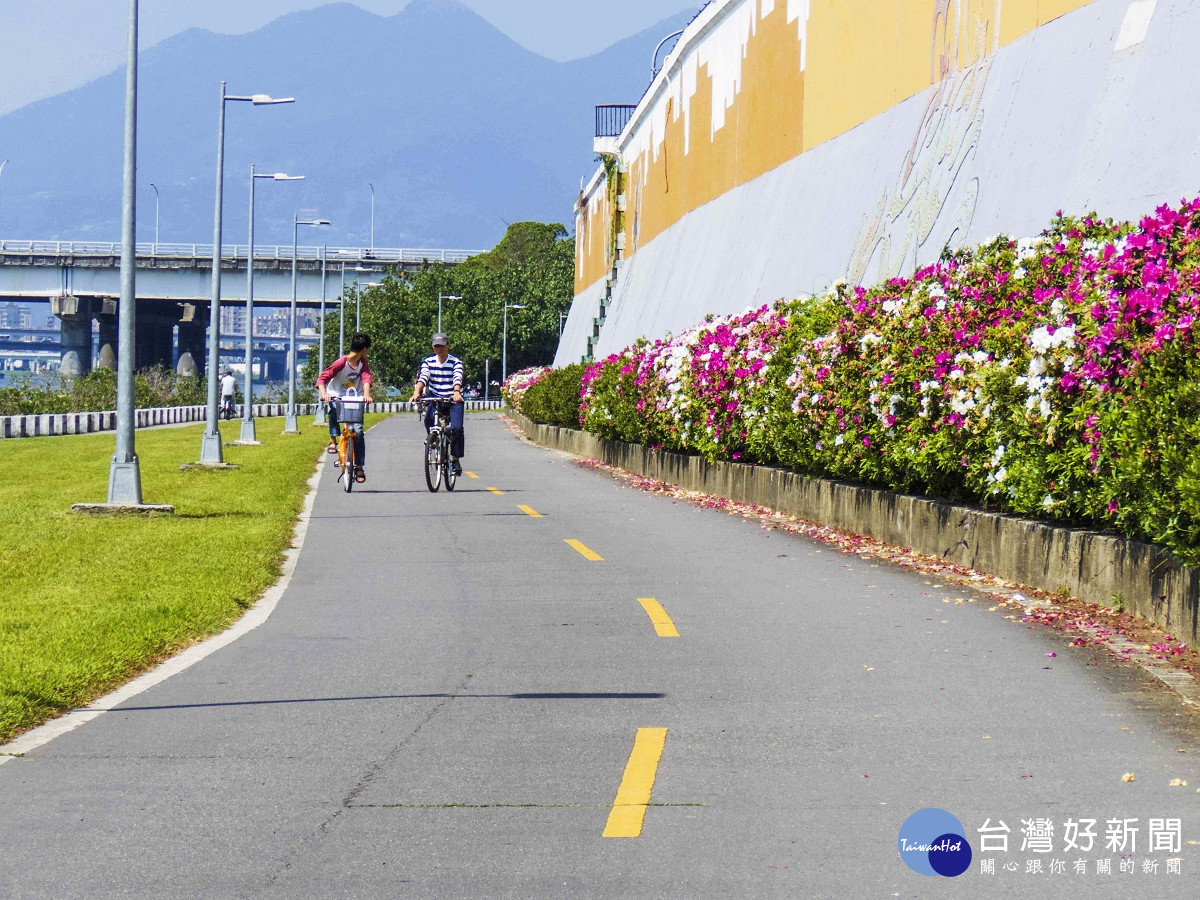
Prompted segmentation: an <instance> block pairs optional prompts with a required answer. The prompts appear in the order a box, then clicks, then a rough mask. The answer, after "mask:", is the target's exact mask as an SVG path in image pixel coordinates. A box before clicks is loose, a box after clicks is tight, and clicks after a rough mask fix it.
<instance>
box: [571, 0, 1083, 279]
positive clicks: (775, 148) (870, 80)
mask: <svg viewBox="0 0 1200 900" xmlns="http://www.w3.org/2000/svg"><path fill="white" fill-rule="evenodd" d="M1091 2H1094V0H727V2H725V3H721V4H719V5H718V6H717V7H714V8H713V11H712V12H711V14H709V15H707V16H706V15H705V14H702V15H701V17H700V18H699V19H698V20H697V21H696V22H694V23H693V24H692V26H689V29H688V32H687V33H685V35H684V36H683V38H681V41H680V44H679V49H677V50H676V51H674V52H673V53H672V55H671V57H669V58H668V61H667V64H666V67H665V69H664V73H663V74H662V75H660V78H665V79H666V80H667V86H666V90H665V91H663V92H662V93H660V94H657V95H656V94H654V93H653V91H652V93H651V94H648V95H647V97H648V98H655V99H649V100H647V101H644V103H646V102H649V103H651V104H652V108H650V107H648V108H645V109H643V108H639V114H642V113H644V114H645V115H644V117H643V119H642V120H641V123H640V124H639V125H638V126H637V127H636V128H635V129H634V130H633V131H631V132H629V133H627V134H625V135H623V137H622V145H621V151H622V155H623V157H624V159H625V162H626V163H627V166H628V173H627V175H625V176H624V178H623V183H622V188H623V190H624V193H625V195H626V198H627V212H626V214H625V215H624V222H623V226H624V232H625V242H626V243H625V246H626V250H625V255H626V256H629V255H632V254H633V253H636V252H637V248H638V247H639V246H642V245H645V244H646V243H648V242H649V241H651V240H653V239H654V238H655V237H656V236H657V235H659V234H661V233H662V232H663V231H664V230H665V229H667V228H669V227H670V226H672V225H673V224H675V223H676V222H678V221H679V220H680V219H681V218H683V217H684V216H685V215H687V213H689V212H691V211H692V210H694V209H697V208H698V207H700V206H703V205H704V204H705V203H708V202H709V201H711V200H714V199H716V198H717V197H719V196H721V195H722V194H724V193H726V192H727V191H729V190H731V189H733V188H735V187H738V186H740V185H742V184H745V183H746V182H748V181H751V180H753V179H755V178H757V177H758V176H760V175H763V174H765V173H766V172H769V171H771V170H772V169H774V168H775V167H777V166H779V165H781V164H783V163H785V162H788V161H789V160H791V159H794V158H795V157H797V156H799V155H800V154H802V153H804V152H806V151H808V150H811V149H812V148H813V147H816V146H818V145H820V144H823V143H825V142H826V141H829V140H831V139H833V138H835V137H838V136H839V135H842V134H844V133H846V132H847V131H850V130H851V129H853V128H855V127H857V126H859V125H861V124H862V123H864V122H866V121H868V120H869V119H871V118H873V117H874V116H877V115H879V114H880V113H883V112H885V111H887V110H888V109H890V108H891V107H893V106H895V105H896V104H898V103H900V102H902V101H904V100H907V99H908V98H910V97H912V96H914V95H916V94H919V93H920V92H922V91H924V90H926V89H927V88H929V87H931V86H932V85H935V84H937V83H939V82H941V81H942V80H944V79H945V78H947V77H949V76H950V75H953V74H954V73H955V72H958V71H961V70H962V69H964V68H968V67H970V66H973V65H975V64H976V63H978V62H980V61H981V60H983V59H985V58H987V57H988V56H990V55H992V54H994V53H996V52H997V50H999V49H1000V48H1001V47H1003V46H1005V45H1007V44H1010V43H1012V42H1013V41H1015V40H1018V39H1019V38H1021V37H1024V36H1025V35H1027V34H1029V33H1030V32H1031V31H1033V30H1035V29H1036V28H1038V27H1040V26H1042V25H1044V24H1046V23H1047V22H1050V21H1053V20H1054V19H1056V18H1058V17H1060V16H1062V15H1065V14H1066V13H1069V12H1072V11H1074V10H1076V9H1079V8H1081V7H1084V6H1087V5H1088V4H1089V3H1091ZM701 28H703V29H706V33H705V34H704V35H703V36H702V37H700V38H699V39H694V38H695V35H696V34H697V33H698V32H699V30H700V29H701ZM609 193H610V190H609V186H608V185H607V184H606V183H605V181H604V179H603V178H601V179H599V181H598V182H597V183H596V185H595V187H594V188H593V190H592V192H591V194H590V195H588V196H586V197H581V198H580V202H579V204H578V206H577V218H576V242H577V247H576V250H577V254H576V285H575V287H576V293H579V292H581V291H583V290H584V289H586V288H587V287H588V286H590V285H593V284H595V283H596V282H597V281H599V280H600V279H602V278H603V277H604V276H605V275H606V274H607V273H608V271H609V270H610V269H611V266H612V257H613V254H612V223H613V220H612V217H613V215H614V214H615V209H614V207H613V204H612V202H611V200H610V198H609V196H608V195H609Z"/></svg>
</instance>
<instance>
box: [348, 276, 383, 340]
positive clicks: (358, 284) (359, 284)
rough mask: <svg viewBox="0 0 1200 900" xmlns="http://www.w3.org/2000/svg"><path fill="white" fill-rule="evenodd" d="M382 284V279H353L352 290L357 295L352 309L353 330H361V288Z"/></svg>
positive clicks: (375, 286)
mask: <svg viewBox="0 0 1200 900" xmlns="http://www.w3.org/2000/svg"><path fill="white" fill-rule="evenodd" d="M382 284H383V282H382V281H355V282H354V291H355V294H356V295H357V298H356V301H355V310H354V330H355V331H362V324H361V322H362V292H363V288H366V289H367V290H370V289H371V288H377V287H379V286H380V285H382Z"/></svg>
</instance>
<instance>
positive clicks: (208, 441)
mask: <svg viewBox="0 0 1200 900" xmlns="http://www.w3.org/2000/svg"><path fill="white" fill-rule="evenodd" d="M227 101H238V102H244V103H253V104H254V105H255V106H271V105H274V104H278V103H295V102H296V101H295V98H293V97H282V98H280V99H278V100H277V99H275V98H274V97H271V96H270V95H268V94H252V95H251V96H249V97H235V96H230V95H227V94H226V93H225V82H223V81H222V82H221V105H220V113H219V115H218V116H217V196H216V201H215V207H214V211H213V256H212V301H211V302H210V303H209V315H208V412H207V415H206V417H205V426H204V439H203V441H202V443H201V445H200V464H201V465H221V464H222V462H224V459H223V457H222V454H221V432H220V429H218V427H217V375H218V371H217V370H218V369H219V368H220V367H221V189H222V187H223V186H224V180H225V103H226V102H227Z"/></svg>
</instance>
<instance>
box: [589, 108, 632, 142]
mask: <svg viewBox="0 0 1200 900" xmlns="http://www.w3.org/2000/svg"><path fill="white" fill-rule="evenodd" d="M635 109H637V106H636V105H630V104H627V103H619V104H618V103H608V104H605V105H604V106H597V107H596V137H618V136H620V134H621V132H622V131H624V130H625V126H626V125H628V124H629V120H630V119H631V118H633V111H634V110H635Z"/></svg>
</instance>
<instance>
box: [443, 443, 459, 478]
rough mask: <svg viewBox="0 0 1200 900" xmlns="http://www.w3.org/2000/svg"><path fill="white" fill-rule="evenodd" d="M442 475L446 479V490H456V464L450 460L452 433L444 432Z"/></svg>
mask: <svg viewBox="0 0 1200 900" xmlns="http://www.w3.org/2000/svg"><path fill="white" fill-rule="evenodd" d="M442 477H443V478H444V479H445V481H446V490H448V491H452V490H454V482H455V481H457V480H458V476H457V475H455V474H454V464H453V463H452V462H450V435H448V434H446V432H444V431H443V432H442Z"/></svg>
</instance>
